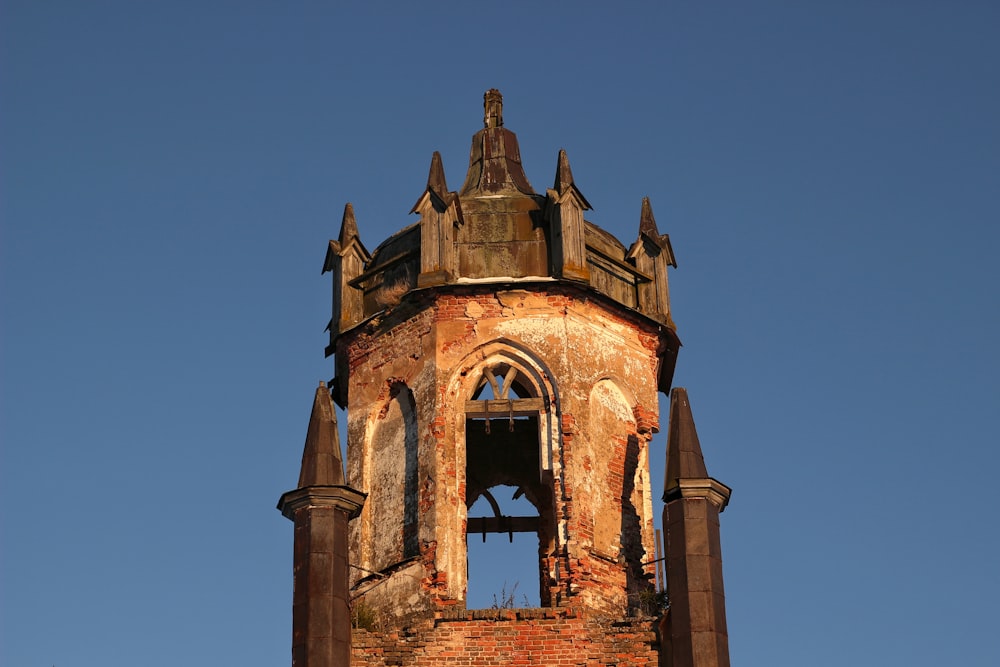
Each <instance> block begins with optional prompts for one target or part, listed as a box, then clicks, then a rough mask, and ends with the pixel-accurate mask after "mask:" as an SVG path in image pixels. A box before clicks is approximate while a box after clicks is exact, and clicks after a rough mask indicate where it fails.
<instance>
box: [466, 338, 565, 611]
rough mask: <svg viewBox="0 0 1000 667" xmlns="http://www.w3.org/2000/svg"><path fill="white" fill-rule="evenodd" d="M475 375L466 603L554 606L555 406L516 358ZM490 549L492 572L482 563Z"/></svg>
mask: <svg viewBox="0 0 1000 667" xmlns="http://www.w3.org/2000/svg"><path fill="white" fill-rule="evenodd" d="M470 374H471V375H472V376H473V379H472V382H471V384H467V385H466V386H467V387H469V388H470V389H471V391H470V392H469V393H468V394H467V396H468V398H467V399H466V401H465V410H464V414H465V491H466V493H465V501H466V507H467V508H468V509H469V512H468V515H467V521H466V545H467V548H468V552H467V553H468V559H469V563H468V565H469V573H470V574H469V580H468V594H467V601H468V604H470V606H474V607H475V606H479V607H489V606H491V605H493V604H499V605H502V606H518V607H521V606H525V602H527V604H529V605H535V604H540V605H542V606H548V605H550V604H552V600H551V597H552V596H551V586H552V583H553V581H552V579H553V575H552V573H551V572H550V569H551V564H552V559H553V558H554V554H555V541H556V530H555V519H554V502H553V487H552V473H551V469H550V465H548V461H549V457H548V454H547V452H548V451H549V449H550V446H549V436H548V434H547V429H548V427H549V424H550V419H549V414H548V412H549V408H550V405H551V399H550V397H549V396H548V395H546V394H545V393H544V390H543V388H542V387H541V386H540V383H539V381H538V374H537V371H535V370H534V369H532V368H531V367H530V366H529V365H527V364H526V363H524V362H523V361H521V360H518V359H515V358H513V357H509V356H506V357H505V356H502V355H498V356H496V357H494V358H492V359H490V358H488V359H486V360H485V363H482V364H481V365H479V366H478V367H477V368H476V369H475V370H474V371H473V372H472V373H470ZM484 542H485V543H486V544H487V545H488V551H489V561H490V564H489V565H487V564H486V563H484V562H481V561H485V560H486V555H485V551H484V550H483V549H482V546H481V545H482V544H483V543H484ZM497 563H503V565H504V567H503V568H498V567H497Z"/></svg>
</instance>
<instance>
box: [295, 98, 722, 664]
mask: <svg viewBox="0 0 1000 667" xmlns="http://www.w3.org/2000/svg"><path fill="white" fill-rule="evenodd" d="M484 106H485V119H484V128H483V129H481V130H479V131H478V132H477V133H476V134H475V136H474V137H473V139H472V150H471V155H470V158H469V168H468V172H467V174H466V177H465V182H464V184H463V185H462V187H461V189H460V190H459V191H457V192H453V191H450V190H448V186H447V184H446V181H445V175H444V169H443V167H442V163H441V158H440V156H439V155H438V154H437V153H435V154H434V156H433V158H432V160H431V166H430V174H429V176H428V179H427V186H426V188H425V189H424V191H423V193H422V194H421V195H420V197H419V198H418V199H417V202H416V204H415V205H414V206H413V210H412V212H413V213H416V214H418V215H419V221H418V222H417V223H416V224H413V225H411V226H409V227H406V228H404V229H403V230H401V231H399V232H398V233H396V234H395V235H393V236H392V237H390V238H389V239H387V240H385V241H384V242H382V243H381V245H379V246H378V247H377V248H376V249H375V250H374V251H373V252H369V251H368V250H367V249H366V248H365V246H364V245H363V244H362V242H361V238H360V235H359V232H358V226H357V223H356V221H355V217H354V211H353V209H352V207H351V205H350V204H348V205H347V207H346V209H345V211H344V218H343V222H342V225H341V228H340V234H339V237H338V239H337V240H336V241H331V242H330V245H329V249H328V251H327V256H326V262H325V265H324V271H329V272H331V273H332V275H333V318H332V319H331V321H330V327H329V328H330V345H329V347H328V348H327V354H328V355H334V358H335V369H336V373H335V378H334V380H333V381H332V383H331V386H330V387H329V389H327V388H326V387H325V386H321V387H320V389H319V390H318V391H317V394H316V398H315V403H314V407H313V415H312V418H311V420H310V428H309V434H308V436H307V439H306V447H305V453H304V455H303V465H302V475H301V477H300V480H299V488H298V489H297V490H295V491H291V492H289V493H287V494H285V495H284V496H282V498H281V501H280V503H279V507H280V508H281V510H282V512H283V513H284V514H285V515H286V516H288V517H289V518H291V519H293V520H294V521H295V593H294V602H293V665H294V667H329V666H333V665H339V666H345V667H346V665H348V664H351V665H356V666H361V665H364V666H366V667H367V666H371V667H376V666H379V667H381V666H383V665H421V666H437V665H452V664H454V665H468V666H477V665H510V664H517V665H538V666H551V665H581V666H583V665H588V666H589V665H612V664H615V665H637V666H639V665H647V666H653V665H668V666H671V667H722V666H728V665H729V652H728V640H727V633H726V620H725V602H724V595H723V587H722V560H721V547H720V543H719V522H718V516H719V512H721V511H722V509H723V508H724V507H725V506H726V503H727V502H728V500H729V494H730V490H729V488H728V487H726V486H725V485H723V484H722V483H720V482H718V481H716V480H714V479H712V478H710V477H709V476H708V473H707V471H706V468H705V464H704V461H703V458H702V453H701V447H700V444H699V442H698V437H697V434H696V432H695V429H694V422H693V419H692V417H691V411H690V406H689V404H688V399H687V394H686V392H685V391H684V390H683V389H679V388H678V389H674V390H673V392H672V395H671V417H670V426H669V437H668V446H667V475H666V485H665V488H664V491H663V496H662V500H663V502H664V503H665V507H664V510H663V527H664V532H665V550H664V551H665V553H664V554H663V560H664V561H665V564H666V582H665V585H666V587H667V588H668V590H667V593H668V595H669V601H670V605H669V608H668V609H667V610H666V611H665V612H663V611H662V610H660V609H658V608H657V609H651V607H650V605H649V604H648V602H649V600H651V599H656V589H657V588H658V587H657V583H656V567H657V560H658V558H657V555H658V554H657V549H656V536H655V531H654V526H653V516H654V515H653V512H654V498H653V490H652V483H651V480H650V479H649V449H650V448H649V444H650V439H651V438H652V436H653V434H654V433H656V432H657V431H658V430H659V426H660V424H659V410H658V406H657V394H658V392H664V393H669V392H671V383H672V378H673V371H674V363H675V360H676V357H677V351H678V348H679V346H680V341H679V340H678V338H677V335H676V332H675V326H674V323H673V320H672V319H671V313H670V299H669V292H668V289H667V268H668V267H670V266H676V263H675V260H674V254H673V250H672V248H671V246H670V240H669V238H668V236H667V235H666V234H661V233H660V232H659V231H658V229H657V225H656V221H655V219H654V217H653V211H652V207H651V206H650V203H649V200H648V199H644V200H643V201H642V206H641V209H640V213H639V224H638V237H637V239H636V240H635V242H634V243H633V244H632V245H631V246H630V247H628V248H626V247H625V246H624V245H623V244H621V243H620V242H619V241H618V240H617V239H616V238H614V237H613V236H612V235H611V234H609V233H607V232H606V231H604V230H602V229H601V228H600V227H598V226H597V225H596V224H594V223H592V222H590V221H588V220H585V219H584V212H585V211H587V210H589V209H590V204H589V203H588V202H587V199H586V198H585V197H584V195H583V193H582V192H581V190H580V189H579V188H578V187H577V185H576V183H575V181H574V179H573V174H572V171H571V170H570V165H569V160H568V159H567V156H566V153H565V151H560V152H559V157H558V160H557V165H556V176H555V181H554V183H553V185H552V187H551V188H549V189H547V190H545V192H544V193H537V192H535V190H534V189H533V188H532V186H531V184H530V183H529V182H528V179H527V177H526V176H525V173H524V170H523V168H522V166H521V159H520V154H519V150H518V143H517V137H516V136H515V135H514V133H513V132H511V131H510V130H508V129H506V128H505V127H504V126H503V107H502V98H501V96H500V93H499V92H498V91H496V90H490V91H488V92H487V93H486V95H485V105H484ZM331 398H332V400H333V401H336V403H337V404H338V405H340V406H341V407H345V408H347V415H348V416H347V422H348V423H347V434H348V435H347V475H346V479H345V477H344V473H343V468H342V465H343V464H342V462H341V459H340V444H339V440H338V438H337V429H336V417H335V413H334V409H333V405H332V403H331ZM498 485H508V486H511V487H514V488H516V489H517V494H518V495H523V497H524V498H526V499H527V500H528V501H530V503H531V505H532V506H533V507H534V510H535V511H534V512H533V513H532V514H531V515H529V516H517V517H510V516H504V515H503V514H502V513H501V512H500V511H499V508H498V505H497V503H496V502H495V500H494V498H493V496H492V493H491V489H493V488H494V487H496V486H498ZM480 497H485V498H486V499H487V500H489V501H490V504H491V505H492V506H493V507H494V508H495V511H494V513H493V514H492V515H487V516H469V508H470V507H471V506H472V505H473V503H474V502H475V501H476V500H477V499H478V498H480ZM355 516H356V517H357V518H355V519H354V520H353V521H351V522H350V523H349V520H350V519H352V518H353V517H355ZM348 526H349V528H348ZM512 532H520V533H529V534H534V535H536V536H537V540H538V580H537V581H538V594H539V599H540V600H541V607H540V608H537V609H501V610H496V609H494V610H488V611H484V610H479V611H477V610H471V609H467V606H466V591H467V577H468V574H467V559H466V554H467V549H466V544H467V543H466V538H467V535H478V534H480V533H505V534H506V533H512ZM347 554H349V561H350V565H351V567H350V569H349V570H348V555H347ZM663 586H664V582H661V583H660V587H663ZM350 602H352V603H353V605H354V608H355V619H356V622H355V624H354V625H355V626H357V627H354V628H353V630H351V622H350V619H349V611H348V604H349V603H350ZM359 610H363V612H364V616H365V617H366V618H367V619H369V620H368V622H364V621H358V620H357V617H358V611H359ZM362 626H363V627H362Z"/></svg>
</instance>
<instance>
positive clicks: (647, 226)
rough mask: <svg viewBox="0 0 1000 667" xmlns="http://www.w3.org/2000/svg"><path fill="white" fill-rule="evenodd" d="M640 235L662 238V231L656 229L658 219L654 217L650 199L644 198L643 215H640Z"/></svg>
mask: <svg viewBox="0 0 1000 667" xmlns="http://www.w3.org/2000/svg"><path fill="white" fill-rule="evenodd" d="M639 233H640V234H646V235H647V236H650V237H652V238H654V239H657V240H658V239H659V238H660V230H658V229H657V228H656V218H654V217H653V205H652V204H650V203H649V197H643V198H642V213H640V214H639Z"/></svg>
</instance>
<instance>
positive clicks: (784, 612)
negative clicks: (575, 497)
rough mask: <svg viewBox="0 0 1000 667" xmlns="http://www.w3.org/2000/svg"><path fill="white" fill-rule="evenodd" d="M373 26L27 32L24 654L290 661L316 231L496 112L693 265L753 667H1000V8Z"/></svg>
mask: <svg viewBox="0 0 1000 667" xmlns="http://www.w3.org/2000/svg"><path fill="white" fill-rule="evenodd" d="M347 4H348V3H343V2H332V1H326V2H293V1H289V2H273V1H266V2H265V1H252V0H241V1H239V2H236V1H235V0H233V1H225V0H215V1H213V2H193V1H191V2H178V1H177V0H173V1H149V2H132V1H125V0H122V1H120V2H111V1H99V0H95V1H93V2H79V1H76V0H73V1H68V0H67V1H64V2H59V1H56V0H51V1H47V2H33V1H29V0H24V1H20V2H18V1H14V0H5V1H4V2H2V3H0V170H2V171H0V224H2V228H0V272H2V274H0V280H2V282H0V325H2V329H0V345H2V359H0V364H2V365H0V378H2V402H0V406H2V407H0V410H2V412H0V429H2V430H0V441H2V458H0V500H2V509H0V518H2V524H0V531H2V532H0V610H2V616H0V664H3V665H9V666H11V667H15V666H16V667H50V666H52V665H55V666H56V667H116V666H119V665H120V666H123V667H125V666H128V667H132V666H135V665H141V666H142V667H160V666H170V667H174V666H176V665H181V664H183V665H206V666H207V665H241V666H245V667H254V666H261V667H263V666H267V667H274V666H276V665H288V664H290V639H291V637H290V636H291V583H292V579H291V559H292V526H291V524H290V523H289V522H288V521H287V520H285V519H283V518H282V517H281V516H280V514H279V513H278V512H277V511H276V510H275V509H274V504H275V502H276V501H277V499H278V496H279V495H280V494H281V493H282V492H284V491H287V490H289V489H291V488H293V487H294V485H295V482H296V480H297V474H298V465H299V458H300V455H301V448H302V443H303V438H304V435H305V431H306V422H307V418H308V413H309V408H310V405H311V402H312V394H313V391H314V387H315V385H316V382H317V380H320V379H327V378H329V377H330V376H331V375H332V363H331V361H330V360H326V359H324V357H323V346H324V344H325V337H324V332H323V327H324V326H325V325H326V322H327V319H328V318H329V301H330V287H329V283H328V276H327V277H323V276H321V275H320V269H321V266H322V261H323V256H324V252H325V246H326V242H327V239H329V238H331V237H333V236H334V235H336V233H337V229H338V226H339V222H340V217H341V213H342V211H343V206H344V204H345V203H346V202H347V201H351V202H353V203H354V206H355V210H356V212H357V218H358V223H359V227H360V229H361V235H362V239H363V240H364V241H365V242H366V244H367V245H368V247H369V248H372V247H374V246H375V245H376V244H377V243H378V242H379V241H381V240H382V239H384V238H385V237H386V236H387V235H389V234H390V233H391V232H393V231H395V230H397V229H399V228H401V227H403V226H404V225H407V224H410V223H412V222H414V221H415V217H412V216H408V215H407V212H408V211H409V210H410V207H411V206H412V204H413V202H414V201H415V200H416V198H417V196H418V195H419V194H420V193H421V192H422V190H423V187H424V183H425V179H426V174H427V168H428V165H429V163H430V158H431V153H432V152H433V151H434V150H439V151H441V154H442V156H443V158H444V166H445V171H446V174H447V176H448V180H449V185H450V186H451V187H452V188H453V189H454V188H457V187H458V186H460V185H461V182H462V178H463V176H464V173H465V169H466V165H467V159H468V149H469V140H470V138H471V136H472V134H473V133H474V132H475V131H476V130H477V129H478V128H479V127H480V126H481V122H482V106H481V105H482V94H483V92H484V91H485V90H486V89H487V88H491V87H497V88H499V89H500V90H501V91H502V92H503V94H504V99H505V107H504V109H505V114H504V117H505V121H506V126H507V127H508V128H509V129H511V130H513V131H515V132H517V133H518V136H519V138H520V142H521V152H522V157H523V162H524V165H525V169H526V171H527V174H528V177H529V179H530V180H531V182H532V184H533V185H534V186H535V189H536V190H537V189H541V188H544V187H546V186H548V185H549V184H550V183H551V179H552V177H553V174H554V172H555V166H556V156H557V152H558V150H559V149H560V148H565V149H566V150H567V151H568V153H569V157H570V161H571V163H572V167H573V172H574V175H575V177H576V182H577V185H578V186H579V187H580V189H581V190H582V192H583V193H584V194H585V196H586V197H587V199H588V200H589V201H590V202H591V204H593V206H594V210H593V211H592V212H590V215H589V219H591V220H593V221H594V222H596V223H597V224H599V225H601V226H603V227H604V228H606V229H608V230H609V231H611V232H613V233H615V234H616V235H617V236H618V237H619V238H620V239H622V240H623V241H624V242H626V243H629V242H631V241H632V240H633V239H634V238H635V236H636V233H637V228H638V221H639V210H640V202H641V198H642V197H643V196H646V195H648V196H649V197H650V198H651V200H652V203H653V207H654V211H655V213H656V217H657V221H658V223H659V227H660V230H661V231H662V232H666V233H669V234H670V236H671V241H672V244H673V247H674V250H675V252H676V254H677V258H678V263H679V268H678V269H677V270H676V271H674V272H673V273H672V274H671V295H672V300H673V308H674V314H675V319H676V321H677V324H678V327H679V334H680V336H681V339H682V340H683V342H684V348H683V349H682V350H681V353H680V357H679V361H678V366H677V373H676V377H675V380H676V383H677V384H679V385H681V386H686V387H687V388H688V391H689V393H690V397H691V405H692V408H693V410H694V416H695V419H696V421H697V425H698V430H699V434H700V436H701V442H702V446H703V448H704V450H705V455H706V458H707V463H708V468H709V472H710V473H711V474H712V475H713V476H714V477H716V478H718V479H720V480H722V481H723V482H725V483H726V484H728V485H730V486H732V487H733V489H734V492H733V498H732V502H731V504H730V507H729V508H728V509H727V510H726V512H725V513H724V514H723V515H722V530H723V557H724V563H725V577H726V579H725V583H726V593H727V607H728V619H729V630H730V643H731V652H732V659H733V663H734V664H735V665H740V666H744V665H745V666H752V665H768V666H769V667H802V666H803V665H809V666H810V667H825V666H831V667H833V666H837V667H840V666H842V665H845V664H849V665H879V666H882V665H907V666H908V667H923V666H928V667H929V666H932V665H933V666H935V667H938V666H940V665H952V664H962V665H969V666H984V667H985V666H991V667H992V666H994V665H997V664H1000V643H998V641H997V638H996V624H997V621H998V618H1000V615H998V613H997V611H996V604H997V600H998V599H1000V576H998V568H997V563H998V561H1000V558H998V556H997V553H998V551H1000V534H998V527H1000V514H998V512H997V508H996V493H995V492H994V489H993V486H994V482H993V481H991V480H993V479H994V478H995V476H996V474H997V469H998V464H1000V379H998V378H1000V352H998V350H1000V346H998V339H1000V336H998V333H997V331H998V328H1000V297H998V293H1000V270H998V268H997V257H998V255H1000V231H998V226H1000V85H998V84H1000V39H998V37H997V35H998V34H1000V4H997V3H996V2H990V1H987V0H983V1H981V2H979V1H975V0H964V1H963V0H958V1H956V2H920V1H917V0H910V1H903V0H899V1H895V2H893V1H890V0H884V1H883V0H879V1H873V2H861V1H854V0H848V1H846V2H791V1H788V2H778V1H761V2H727V1H720V2H711V3H695V2H661V3H654V2H648V3H641V4H637V3H632V2H627V1H619V2H613V3H608V2H601V3H596V2H594V3H587V2H573V3H569V2H567V3H534V2H532V3H528V2H525V3H518V2H506V3H468V2H460V3H453V4H446V3H434V4H431V3H392V4H390V3H365V4H362V3H354V4H355V5H356V6H355V7H353V8H350V7H346V5H347ZM543 5H544V6H543ZM664 446H665V431H664V432H663V433H661V434H659V435H658V436H657V437H656V439H655V440H654V453H653V457H654V460H656V462H657V466H658V467H659V470H662V456H663V450H664ZM653 474H654V477H653V478H654V480H659V479H662V476H661V473H660V472H658V471H656V469H654V473H653ZM656 511H657V513H659V508H657V510H656ZM489 557H490V556H488V555H487V556H484V558H489ZM530 587H531V586H530V583H529V584H526V583H525V582H523V581H522V582H520V590H524V589H526V588H530Z"/></svg>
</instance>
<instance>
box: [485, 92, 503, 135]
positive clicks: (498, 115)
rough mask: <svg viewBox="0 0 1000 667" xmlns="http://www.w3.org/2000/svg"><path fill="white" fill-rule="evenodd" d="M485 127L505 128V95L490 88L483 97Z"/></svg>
mask: <svg viewBox="0 0 1000 667" xmlns="http://www.w3.org/2000/svg"><path fill="white" fill-rule="evenodd" d="M483 110H484V113H483V126H484V127H503V95H501V94H500V91H499V90H497V89H496V88H490V89H489V90H487V91H486V93H485V94H484V95H483Z"/></svg>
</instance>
